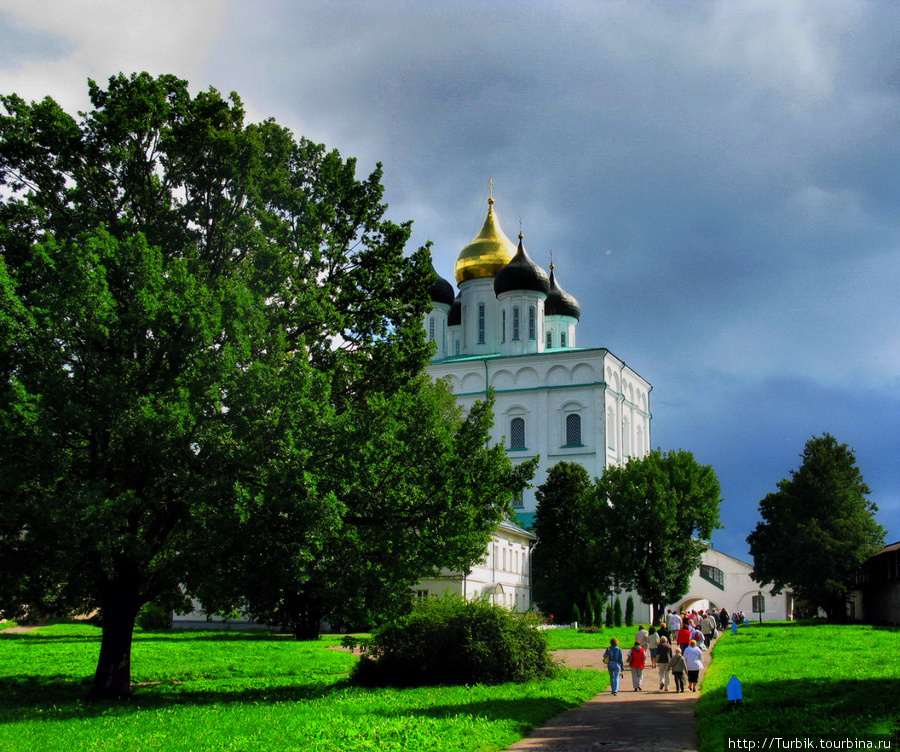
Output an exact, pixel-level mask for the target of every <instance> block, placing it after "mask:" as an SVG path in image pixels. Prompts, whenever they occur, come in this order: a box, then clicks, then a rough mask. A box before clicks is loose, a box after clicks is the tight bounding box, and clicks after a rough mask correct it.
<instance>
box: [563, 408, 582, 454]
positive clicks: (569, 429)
mask: <svg viewBox="0 0 900 752" xmlns="http://www.w3.org/2000/svg"><path fill="white" fill-rule="evenodd" d="M566 445H567V446H581V416H580V415H579V414H578V413H570V414H569V415H567V416H566Z"/></svg>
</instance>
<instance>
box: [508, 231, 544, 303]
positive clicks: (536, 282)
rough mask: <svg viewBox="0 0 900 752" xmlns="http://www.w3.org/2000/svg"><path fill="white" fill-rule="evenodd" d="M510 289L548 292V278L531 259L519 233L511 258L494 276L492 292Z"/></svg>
mask: <svg viewBox="0 0 900 752" xmlns="http://www.w3.org/2000/svg"><path fill="white" fill-rule="evenodd" d="M512 290H534V291H535V292H542V293H545V294H546V293H549V292H550V278H549V277H548V276H547V272H545V271H544V270H543V269H541V267H539V266H538V265H537V264H535V263H534V261H532V260H531V257H530V256H529V255H528V253H527V252H526V251H525V246H524V245H523V244H522V235H521V233H520V234H519V248H518V250H516V255H515V256H513V260H512V261H510V262H509V263H508V264H507V265H506V266H504V267H503V268H502V269H501V270H500V271H499V272H497V276H496V277H494V294H495V295H501V294H503V293H504V292H510V291H512Z"/></svg>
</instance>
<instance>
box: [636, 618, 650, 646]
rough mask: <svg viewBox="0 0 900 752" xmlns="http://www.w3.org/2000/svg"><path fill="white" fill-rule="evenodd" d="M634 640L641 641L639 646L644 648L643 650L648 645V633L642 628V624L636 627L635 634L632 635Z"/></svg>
mask: <svg viewBox="0 0 900 752" xmlns="http://www.w3.org/2000/svg"><path fill="white" fill-rule="evenodd" d="M634 641H635V642H639V643H641V647H642V648H644V650H647V649H648V648H649V647H650V634H649V633H648V632H647V630H646V629H644V625H643V624H641V625H640V626H639V627H638V631H637V634H636V635H635V636H634Z"/></svg>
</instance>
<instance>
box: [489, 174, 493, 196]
mask: <svg viewBox="0 0 900 752" xmlns="http://www.w3.org/2000/svg"><path fill="white" fill-rule="evenodd" d="M488 190H489V191H490V193H491V198H494V179H493V178H488Z"/></svg>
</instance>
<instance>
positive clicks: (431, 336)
mask: <svg viewBox="0 0 900 752" xmlns="http://www.w3.org/2000/svg"><path fill="white" fill-rule="evenodd" d="M428 341H429V342H434V316H429V317H428Z"/></svg>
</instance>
